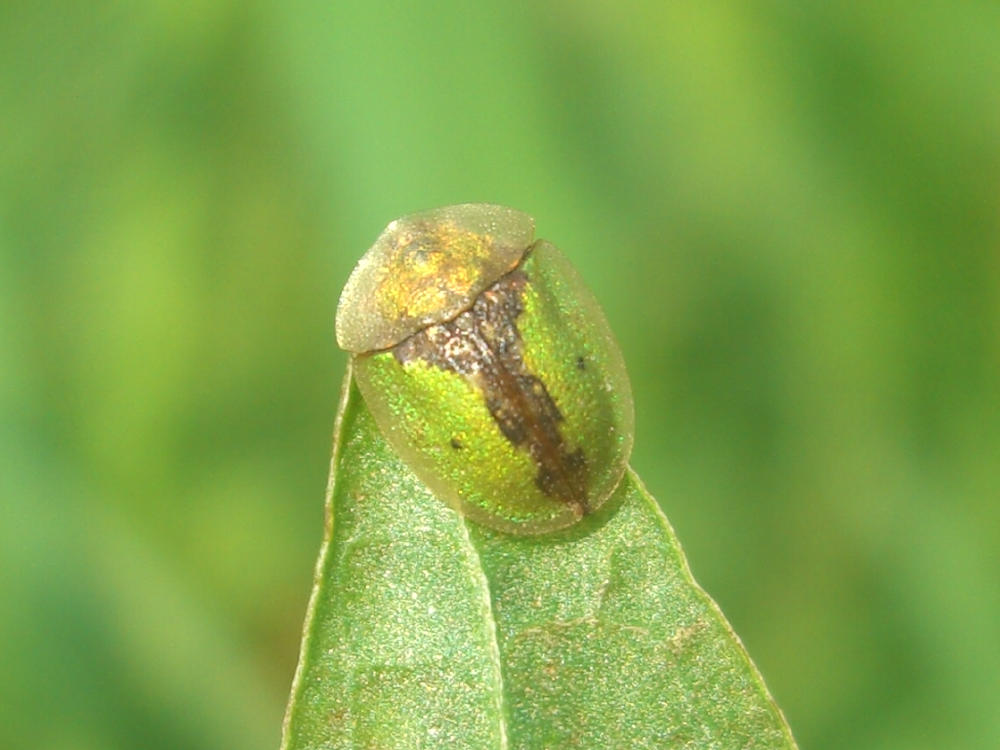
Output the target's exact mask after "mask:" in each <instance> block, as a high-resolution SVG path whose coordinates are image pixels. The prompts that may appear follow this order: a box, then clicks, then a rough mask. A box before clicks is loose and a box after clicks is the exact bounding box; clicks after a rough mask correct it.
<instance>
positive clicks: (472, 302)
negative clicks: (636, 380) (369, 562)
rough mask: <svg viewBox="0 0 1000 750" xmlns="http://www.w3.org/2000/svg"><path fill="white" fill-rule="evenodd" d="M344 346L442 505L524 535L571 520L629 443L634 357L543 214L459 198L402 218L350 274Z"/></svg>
mask: <svg viewBox="0 0 1000 750" xmlns="http://www.w3.org/2000/svg"><path fill="white" fill-rule="evenodd" d="M337 342H338V343H339V344H340V346H341V347H342V348H343V349H346V350H347V351H349V352H351V354H352V356H353V360H354V377H355V379H356V381H357V384H358V388H359V389H360V390H361V393H362V395H363V396H364V399H365V402H366V403H367V405H368V408H369V410H370V411H371V413H372V415H373V416H374V418H375V422H376V424H377V425H378V427H379V429H380V430H381V431H382V432H383V434H384V435H385V436H386V438H387V439H388V441H389V443H390V444H391V445H392V447H393V448H394V449H395V451H396V452H397V453H398V454H399V455H400V456H401V457H402V458H403V459H404V460H405V461H406V462H407V463H408V464H409V466H410V467H411V468H412V469H413V471H414V473H415V474H416V475H417V476H418V477H419V478H420V479H421V480H422V481H423V482H424V483H425V484H426V485H427V486H428V487H429V488H430V489H431V490H432V491H433V492H434V493H435V494H436V495H437V496H438V497H440V498H441V499H443V500H445V501H446V502H448V503H449V504H450V505H452V506H453V507H454V508H456V509H457V510H458V511H459V512H461V513H463V514H464V515H466V516H467V517H469V518H471V519H473V520H474V521H477V522H479V523H481V524H484V525H486V526H489V527H491V528H494V529H498V530H501V531H505V532H510V533H515V534H540V533H544V532H548V531H554V530H556V529H561V528H564V527H566V526H569V525H571V524H573V523H575V522H577V521H579V520H580V519H581V518H582V517H583V516H585V515H586V514H588V513H591V512H593V511H595V510H596V509H597V508H598V507H600V506H601V504H602V503H604V502H605V501H606V500H607V499H608V497H610V495H611V494H612V492H613V491H614V490H615V488H616V487H617V486H618V484H619V482H620V481H621V479H622V476H623V474H624V472H625V467H626V464H627V462H628V458H629V454H630V452H631V450H632V435H633V424H634V412H633V407H632V394H631V388H630V386H629V381H628V376H627V374H626V372H625V364H624V362H623V360H622V356H621V353H620V352H619V350H618V345H617V343H616V342H615V340H614V337H613V336H612V334H611V331H610V329H609V327H608V324H607V321H606V320H605V318H604V315H603V313H602V312H601V310H600V308H599V307H598V305H597V302H596V300H595V299H594V297H593V295H592V294H591V293H590V292H589V291H588V290H587V289H586V287H585V286H584V284H583V282H582V281H581V279H580V277H579V276H578V275H577V273H576V271H575V270H574V269H573V267H572V266H571V265H570V264H569V262H568V261H567V260H566V259H565V258H564V257H563V255H562V253H560V252H559V250H558V249H556V247H555V246H553V245H551V244H550V243H548V242H545V241H544V240H538V241H535V240H534V221H533V220H532V218H531V217H530V216H528V215H527V214H524V213H521V212H520V211H515V210H513V209H510V208H505V207H503V206H495V205H488V204H475V203H469V204H462V205H457V206H448V207H445V208H440V209H436V210H433V211H427V212H424V213H419V214H414V215H412V216H407V217H404V218H402V219H397V220H396V221H394V222H392V223H391V224H389V226H388V227H387V228H386V229H385V231H384V232H383V233H382V235H381V236H380V237H379V238H378V240H377V241H376V242H375V244H374V245H373V246H372V248H371V249H370V250H369V251H368V252H367V253H366V254H365V255H364V257H363V258H362V259H361V261H360V262H359V263H358V265H357V267H356V268H355V269H354V272H353V273H352V274H351V277H350V279H348V281H347V285H346V286H345V287H344V292H343V294H342V295H341V298H340V304H339V306H338V308H337Z"/></svg>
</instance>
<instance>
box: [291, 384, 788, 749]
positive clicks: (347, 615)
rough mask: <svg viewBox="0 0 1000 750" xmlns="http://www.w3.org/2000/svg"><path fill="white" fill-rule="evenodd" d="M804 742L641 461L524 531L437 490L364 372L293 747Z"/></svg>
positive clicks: (345, 409) (339, 434)
mask: <svg viewBox="0 0 1000 750" xmlns="http://www.w3.org/2000/svg"><path fill="white" fill-rule="evenodd" d="M418 747H419V748H437V747H441V748H477V749H480V748H549V747H552V748H556V747H558V748H564V747H579V748H626V747H627V748H639V747H655V748H675V747H676V748H794V747H796V745H795V741H794V740H793V738H792V735H791V732H790V731H789V729H788V726H787V724H786V723H785V721H784V718H783V717H782V715H781V712H780V711H779V709H778V707H777V706H776V705H775V704H774V701H773V700H772V699H771V697H770V695H769V694H768V692H767V688H766V687H765V686H764V683H763V680H762V679H761V676H760V674H759V673H758V672H757V670H756V668H755V667H754V665H753V664H752V663H751V662H750V659H749V657H748V656H747V654H746V652H745V651H744V649H743V647H742V645H741V644H740V642H739V640H738V639H737V637H736V635H735V634H734V633H733V632H732V630H731V629H730V627H729V624H728V623H727V622H726V620H725V618H724V617H723V616H722V613H721V612H720V611H719V609H718V607H717V606H716V605H715V603H714V602H713V601H712V600H711V599H710V598H709V597H708V595H707V594H705V592H704V591H703V590H702V589H701V588H700V587H699V586H698V585H697V584H696V583H695V581H694V579H693V578H692V577H691V573H690V571H689V570H688V566H687V563H686V561H685V559H684V555H683V553H682V552H681V548H680V545H679V544H678V542H677V539H676V538H675V536H674V533H673V531H672V529H671V528H670V525H669V523H668V522H667V519H666V518H665V517H664V516H663V514H662V512H661V511H660V509H659V507H658V506H657V504H656V502H655V501H654V500H653V498H652V497H650V495H649V494H648V493H647V492H646V490H645V488H644V487H643V486H642V484H641V482H640V481H639V479H638V478H637V477H636V476H635V475H634V474H633V473H631V472H629V474H628V475H627V476H626V479H625V481H623V482H622V485H621V487H620V488H619V489H618V491H617V492H616V496H615V497H614V498H613V500H612V501H609V503H608V504H607V508H606V509H604V510H602V512H600V513H598V514H595V516H593V517H588V518H586V519H584V521H582V522H581V523H580V524H578V525H577V526H575V527H574V528H572V529H570V530H568V531H566V532H562V533H557V534H550V535H545V536H542V537H516V536H510V535H506V534H502V533H499V532H493V531H490V530H488V529H484V528H482V527H479V526H476V525H474V524H472V523H471V522H468V523H467V522H466V521H464V520H463V519H462V518H461V517H460V516H459V515H458V514H457V513H455V512H454V511H453V510H451V509H450V508H449V507H447V506H446V505H445V504H444V503H442V502H440V501H439V500H437V499H436V498H435V497H433V496H432V495H431V494H430V492H429V490H427V489H426V488H425V487H424V486H423V485H422V484H421V483H420V481H419V480H418V479H417V478H416V477H415V476H414V475H413V474H412V473H411V471H410V470H409V469H408V468H407V467H406V465H405V464H403V463H402V462H401V461H400V460H399V458H397V456H396V455H395V454H394V453H393V452H392V450H391V449H390V448H389V447H388V445H387V444H386V442H385V441H384V440H383V438H382V436H381V434H380V433H379V431H378V430H377V428H376V427H375V424H374V422H373V421H372V418H371V415H370V414H369V413H368V410H367V408H366V407H365V405H364V402H363V400H362V399H361V397H360V396H359V395H358V392H357V389H356V387H355V386H354V384H353V382H351V379H350V374H348V379H347V380H346V381H345V389H344V395H343V396H342V400H341V406H340V413H339V416H338V420H337V428H336V436H335V441H334V451H333V460H332V466H331V484H330V491H329V493H328V497H327V524H326V532H325V535H324V540H323V546H322V549H321V551H320V557H319V561H318V563H317V567H316V579H315V583H314V588H313V593H312V598H311V600H310V603H309V609H308V612H307V615H306V623H305V630H304V634H303V642H302V651H301V655H300V660H299V668H298V671H297V673H296V676H295V680H294V683H293V685H292V694H291V698H290V700H289V704H288V711H287V714H286V717H285V727H284V737H283V741H282V748H283V749H284V750H307V749H310V750H311V749H318V748H418Z"/></svg>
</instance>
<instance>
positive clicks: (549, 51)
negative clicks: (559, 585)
mask: <svg viewBox="0 0 1000 750" xmlns="http://www.w3.org/2000/svg"><path fill="white" fill-rule="evenodd" d="M464 201H491V202H499V203H505V204H509V205H511V206H515V207H517V208H520V209H523V210H525V211H528V212H530V213H532V214H534V215H535V216H536V218H537V221H538V229H539V235H540V236H542V237H545V238H547V239H550V240H553V241H554V242H556V243H557V244H558V245H559V246H561V247H562V248H563V249H564V250H565V251H566V252H567V254H568V255H569V256H570V257H571V258H572V259H573V260H574V261H575V262H576V263H577V264H578V266H579V268H580V269H581V271H582V273H583V275H584V277H585V278H586V279H587V280H588V281H589V283H590V285H591V286H592V287H593V289H594V291H595V292H596V294H597V296H598V298H599V299H600V300H602V301H603V303H604V305H605V309H606V311H607V314H608V316H609V318H610V320H611V323H612V326H613V328H614V329H615V330H616V331H617V333H618V335H619V337H620V340H621V344H622V347H623V349H624V352H625V358H626V361H627V362H628V365H629V368H630V370H631V374H632V378H633V385H634V389H635V400H636V404H637V406H638V412H639V413H638V434H637V443H636V450H635V455H634V465H635V466H636V468H637V470H638V471H639V473H640V475H641V476H642V477H643V478H644V479H645V481H646V482H647V484H648V485H649V487H650V489H651V490H652V491H653V492H654V494H655V495H656V496H657V497H658V498H659V499H660V501H661V503H662V504H663V507H664V508H665V509H666V511H667V513H668V514H669V516H670V518H671V519H672V521H673V523H674V525H675V526H676V528H677V531H678V533H679V535H680V537H681V539H682V541H683V542H684V543H685V546H686V550H687V552H688V555H689V557H690V560H691V564H692V567H693V569H694V572H695V575H696V576H698V578H699V580H700V581H701V582H702V583H703V585H704V586H705V588H706V589H707V590H708V591H709V592H711V593H712V594H713V595H714V596H715V597H716V598H717V600H718V601H719V602H720V604H721V605H722V607H723V609H724V610H725V612H726V613H727V614H728V616H729V617H730V619H731V621H732V622H733V624H734V626H735V628H736V630H737V632H738V633H740V635H741V636H742V637H743V639H744V641H745V643H746V644H747V647H748V648H749V650H750V652H751V654H752V656H753V657H754V659H755V660H756V662H757V664H758V665H759V666H760V668H761V670H762V672H763V673H764V675H765V677H766V679H767V681H768V684H769V685H770V687H771V689H772V691H773V693H774V695H775V697H776V698H777V700H778V702H779V703H780V704H781V705H782V707H783V708H784V710H785V713H786V715H787V716H788V719H789V721H790V723H791V725H792V727H793V729H794V731H795V732H796V734H797V736H798V739H799V741H800V743H801V744H802V746H803V748H816V749H820V750H825V749H830V750H832V749H834V748H837V749H839V748H907V749H909V750H913V749H917V750H920V749H921V748H941V747H956V748H958V747H961V748H983V749H984V750H985V749H987V748H990V749H993V748H996V747H998V746H1000V710H998V709H997V698H998V695H1000V678H998V673H1000V561H998V557H1000V518H998V513H997V499H998V498H1000V396H998V394H1000V389H998V383H1000V381H998V373H1000V6H998V4H996V3H993V2H979V3H965V2H954V1H953V0H937V1H936V2H924V3H902V2H880V3H854V2H834V3H797V2H763V3H751V4H743V3H703V2H681V3H666V2H647V3H642V2H614V3H612V2H607V3H599V2H576V3H571V2H541V3H535V4H532V6H531V7H530V9H519V10H514V9H513V8H512V7H511V6H510V5H509V4H508V3H505V2H492V3H478V4H476V3H472V4H470V3H462V2H457V1H453V2H425V3H391V4H388V3H387V4H378V3H364V2H350V3H339V2H313V1H310V0H293V1H292V2H287V3H278V2H272V3H265V2H251V3H249V4H246V3H236V2H205V3H199V2H184V3H172V2H165V1H163V2H151V3H144V4H140V3H100V2H92V3H78V2H65V3H61V4H59V3H51V2H48V3H39V4H35V3H26V2H16V3H13V4H11V3H5V4H4V6H3V9H2V10H0V747H4V748H19V747H31V748H39V749H42V750H50V749H51V750H90V749H91V748H95V749H96V748H135V747H142V748H171V749H172V748H190V749H194V750H198V749H200V748H237V747H238V748H243V749H244V750H251V749H254V748H260V749H261V750H264V749H265V748H266V749H273V748H275V747H276V746H277V742H278V737H279V732H280V722H281V717H282V712H283V708H284V703H285V699H286V695H287V691H288V688H289V684H290V680H291V677H292V672H293V669H294V666H295V659H296V656H297V649H298V634H299V628H300V625H301V621H302V618H303V614H304V609H305V604H306V599H307V595H308V591H309V586H310V581H311V576H312V565H313V560H314V557H315V555H316V552H317V550H318V546H319V541H320V535H321V525H322V500H323V490H324V485H325V482H326V471H327V461H328V451H329V440H330V434H331V430H332V424H333V417H334V410H335V405H336V399H337V393H338V388H339V384H340V378H341V374H342V370H343V365H344V356H343V354H341V353H340V352H338V351H337V350H336V346H335V344H334V341H333V314H334V310H335V306H336V301H337V297H338V295H339V292H340V288H341V286H342V285H343V283H344V281H345V280H346V278H347V275H348V273H349V271H350V269H351V268H352V266H353V264H354V262H355V261H356V260H357V258H358V257H359V256H360V254H361V253H362V252H363V251H364V250H365V249H366V248H367V247H368V245H369V244H370V243H371V242H372V241H373V240H374V238H375V237H376V235H377V234H378V233H379V231H381V229H382V227H383V226H384V225H385V224H386V223H387V222H388V221H389V220H391V219H393V218H395V217H396V216H398V215H401V214H405V213H409V212H412V211H414V210H418V209H424V208H429V207H434V206H438V205H443V204H448V203H455V202H464Z"/></svg>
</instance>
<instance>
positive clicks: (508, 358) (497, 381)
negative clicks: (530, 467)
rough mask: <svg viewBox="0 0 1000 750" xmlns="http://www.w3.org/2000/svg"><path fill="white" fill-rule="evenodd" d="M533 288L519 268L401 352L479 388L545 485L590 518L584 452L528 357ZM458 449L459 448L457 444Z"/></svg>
mask: <svg viewBox="0 0 1000 750" xmlns="http://www.w3.org/2000/svg"><path fill="white" fill-rule="evenodd" d="M527 283H528V277H527V275H526V274H525V273H524V271H522V270H521V269H520V268H516V269H514V270H513V271H511V272H510V273H508V274H506V275H505V276H503V277H501V279H500V280H499V281H497V282H496V283H495V284H494V285H493V286H491V287H489V288H488V289H487V290H486V291H484V292H483V293H482V294H480V295H479V296H478V297H477V298H476V300H475V302H474V303H473V305H472V307H471V308H470V309H469V310H467V311H465V312H463V313H461V314H460V315H459V316H458V317H456V318H455V319H454V320H451V321H448V322H445V323H439V324H437V325H433V326H429V327H428V328H425V329H424V330H422V331H418V332H417V333H415V334H413V335H412V336H410V337H409V338H407V339H405V340H404V341H402V342H400V343H399V344H398V345H397V346H396V347H395V348H394V349H393V353H394V355H395V357H396V359H397V360H398V361H399V362H401V363H403V364H405V363H406V362H408V361H411V360H414V359H420V360H423V361H424V362H427V363H428V364H431V365H434V366H435V367H439V368H441V369H442V370H448V371H450V372H455V373H458V374H460V375H463V376H465V377H467V378H469V379H470V380H471V381H472V382H473V383H475V384H476V386H477V387H478V388H479V389H480V390H481V391H482V392H483V397H484V399H485V401H486V408H487V409H488V410H489V412H490V414H491V415H492V417H493V420H494V421H495V422H496V424H497V427H499V428H500V432H502V433H503V435H504V437H505V438H507V440H509V441H510V442H511V443H512V444H514V445H516V446H518V447H519V448H521V449H522V450H525V451H527V452H528V455H530V456H531V459H532V461H534V463H535V465H536V466H537V467H538V474H537V476H536V477H535V484H536V485H537V486H538V488H539V489H540V490H541V491H542V492H543V493H545V494H546V495H549V496H550V497H554V498H558V499H559V500H560V501H562V502H564V503H566V504H567V505H569V506H571V507H572V508H573V510H574V511H575V512H576V513H578V514H580V515H583V514H585V513H586V512H587V511H588V510H589V505H588V498H587V460H586V457H585V456H584V453H583V451H582V450H581V449H579V448H578V449H576V450H574V451H570V450H569V448H568V447H567V445H566V441H565V440H564V439H563V437H562V433H561V431H560V423H561V422H562V421H563V415H562V413H561V412H560V411H559V408H558V407H557V406H556V404H555V402H554V401H553V400H552V397H551V396H550V395H549V392H548V389H547V388H546V387H545V384H544V383H543V382H542V380H541V379H540V378H538V377H537V376H536V375H534V374H533V373H531V372H529V371H528V369H527V367H526V366H525V363H524V359H523V358H522V355H521V347H522V341H521V334H520V332H519V331H518V329H517V318H518V316H519V315H520V314H521V313H522V312H523V310H524V307H523V303H522V297H523V294H524V287H525V285H526V284H527ZM581 359H582V358H581ZM577 366H579V360H578V365H577ZM452 447H453V448H457V447H458V446H456V445H455V441H454V440H453V441H452Z"/></svg>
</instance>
